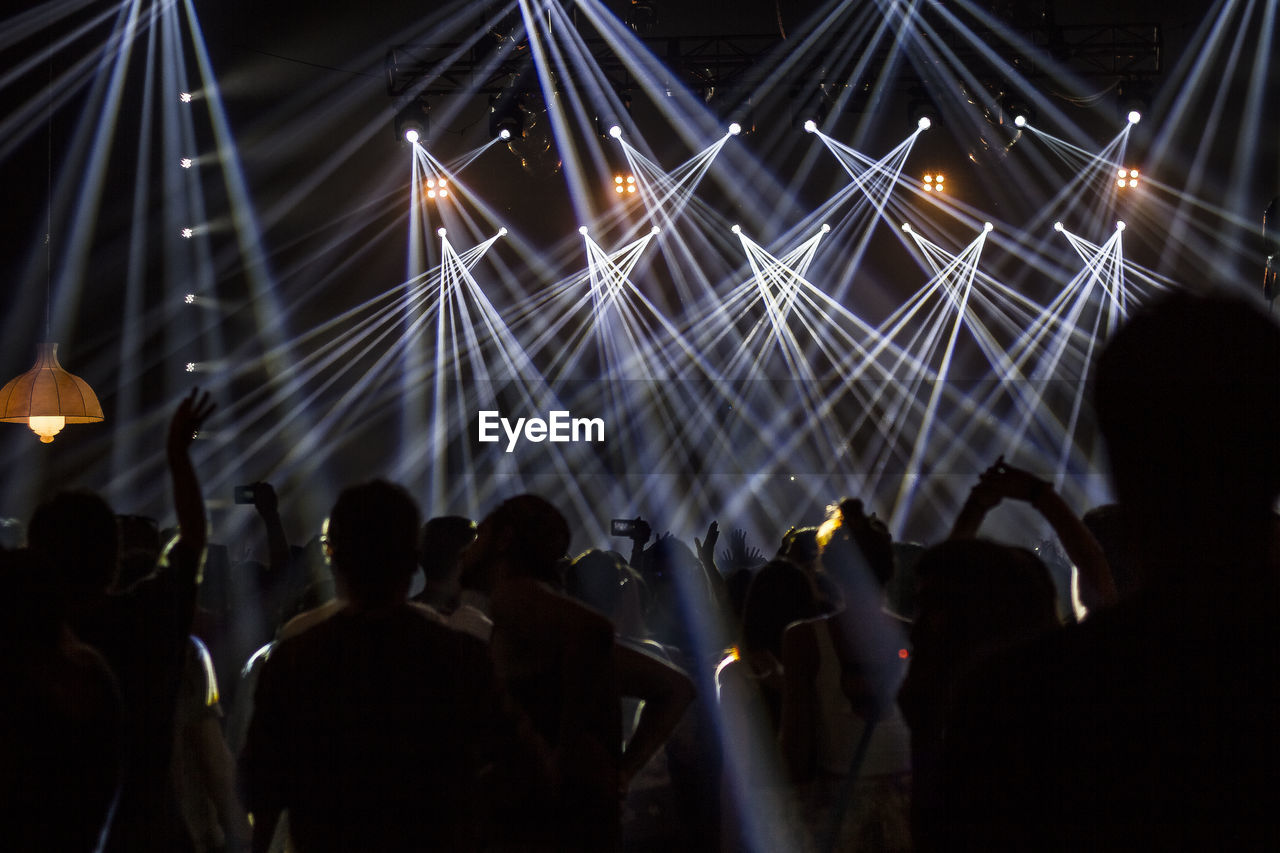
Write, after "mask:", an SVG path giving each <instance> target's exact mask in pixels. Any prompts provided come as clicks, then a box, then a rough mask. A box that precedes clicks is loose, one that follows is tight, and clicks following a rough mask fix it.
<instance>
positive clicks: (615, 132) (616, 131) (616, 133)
mask: <svg viewBox="0 0 1280 853" xmlns="http://www.w3.org/2000/svg"><path fill="white" fill-rule="evenodd" d="M609 135H610V136H612V137H613V138H614V139H621V138H622V128H621V127H619V126H618V125H616V124H615V125H613V126H612V127H610V128H609Z"/></svg>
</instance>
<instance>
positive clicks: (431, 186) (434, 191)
mask: <svg viewBox="0 0 1280 853" xmlns="http://www.w3.org/2000/svg"><path fill="white" fill-rule="evenodd" d="M426 191H427V198H433V199H434V198H448V197H449V185H448V181H447V180H446V179H444V178H427V185H426Z"/></svg>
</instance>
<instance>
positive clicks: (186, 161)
mask: <svg viewBox="0 0 1280 853" xmlns="http://www.w3.org/2000/svg"><path fill="white" fill-rule="evenodd" d="M192 164H193V161H192V159H191V158H190V157H183V158H182V159H181V160H179V161H178V165H179V166H181V167H182V168H184V169H190V168H191V166H192Z"/></svg>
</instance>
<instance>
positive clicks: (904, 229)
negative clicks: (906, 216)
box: [902, 222, 911, 234]
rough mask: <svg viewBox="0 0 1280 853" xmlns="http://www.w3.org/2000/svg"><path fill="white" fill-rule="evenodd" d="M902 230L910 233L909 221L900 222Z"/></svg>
mask: <svg viewBox="0 0 1280 853" xmlns="http://www.w3.org/2000/svg"><path fill="white" fill-rule="evenodd" d="M902 230H903V231H906V232H907V233H908V234H910V233H911V223H909V222H904V223H902Z"/></svg>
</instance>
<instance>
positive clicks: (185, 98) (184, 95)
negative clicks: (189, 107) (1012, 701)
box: [178, 92, 191, 104]
mask: <svg viewBox="0 0 1280 853" xmlns="http://www.w3.org/2000/svg"><path fill="white" fill-rule="evenodd" d="M178 100H179V101H182V103H184V104H189V103H191V93H190V92H180V93H179V94H178Z"/></svg>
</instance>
